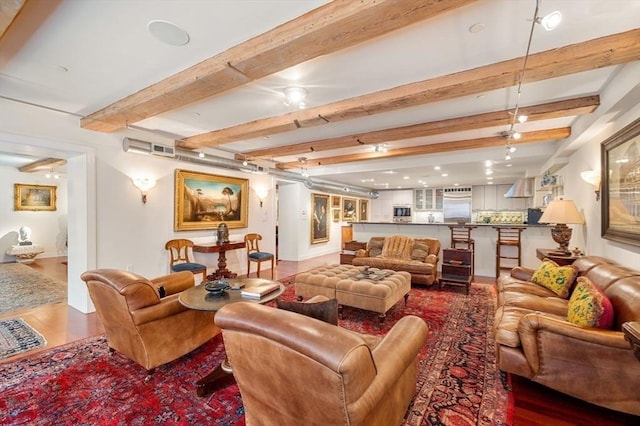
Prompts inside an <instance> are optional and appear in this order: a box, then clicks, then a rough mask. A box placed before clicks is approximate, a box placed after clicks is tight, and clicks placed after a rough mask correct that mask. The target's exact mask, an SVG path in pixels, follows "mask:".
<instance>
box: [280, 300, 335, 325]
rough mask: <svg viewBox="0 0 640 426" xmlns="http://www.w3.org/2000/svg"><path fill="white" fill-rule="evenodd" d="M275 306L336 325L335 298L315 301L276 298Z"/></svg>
mask: <svg viewBox="0 0 640 426" xmlns="http://www.w3.org/2000/svg"><path fill="white" fill-rule="evenodd" d="M276 306H277V307H278V309H284V310H285V311H291V312H295V313H297V314H301V315H305V316H307V317H311V318H315V319H317V320H320V321H324V322H326V323H329V324H333V325H338V301H337V300H336V299H329V300H325V301H323V302H315V303H309V302H292V301H285V300H280V299H276Z"/></svg>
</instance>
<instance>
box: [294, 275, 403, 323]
mask: <svg viewBox="0 0 640 426" xmlns="http://www.w3.org/2000/svg"><path fill="white" fill-rule="evenodd" d="M362 269H363V268H362V267H356V266H352V265H330V266H321V267H319V268H315V269H312V270H310V271H308V272H303V273H301V274H298V275H297V276H296V279H295V289H296V296H298V299H299V300H302V299H303V298H310V297H314V296H317V295H322V296H325V297H328V298H330V299H336V300H337V301H338V304H339V305H340V307H342V306H351V307H354V308H360V309H364V310H367V311H373V312H377V313H379V314H380V319H381V320H383V319H384V317H385V316H386V312H387V311H388V310H389V309H391V307H392V306H393V305H395V304H396V303H398V301H399V300H400V299H402V298H403V297H404V299H405V303H406V301H407V298H408V297H409V291H411V274H409V273H408V272H405V271H392V270H389V269H382V270H381V269H375V268H371V271H372V272H374V274H376V275H377V277H374V278H362ZM380 273H384V274H385V276H383V277H380V278H378V277H379V275H378V274H380Z"/></svg>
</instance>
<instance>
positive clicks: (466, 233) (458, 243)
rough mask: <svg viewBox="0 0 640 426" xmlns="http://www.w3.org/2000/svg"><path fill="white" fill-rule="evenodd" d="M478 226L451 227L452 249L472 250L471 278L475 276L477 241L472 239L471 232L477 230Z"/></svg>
mask: <svg viewBox="0 0 640 426" xmlns="http://www.w3.org/2000/svg"><path fill="white" fill-rule="evenodd" d="M476 228H477V226H470V225H449V229H450V230H451V248H454V249H455V248H463V249H467V250H471V253H472V258H471V276H472V277H473V276H474V275H475V269H476V268H475V265H476V261H475V257H476V250H475V244H476V242H475V240H474V239H473V238H471V231H473V230H474V229H476Z"/></svg>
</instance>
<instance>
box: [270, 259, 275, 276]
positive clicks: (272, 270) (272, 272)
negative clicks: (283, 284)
mask: <svg viewBox="0 0 640 426" xmlns="http://www.w3.org/2000/svg"><path fill="white" fill-rule="evenodd" d="M274 258H275V256H274V257H272V258H271V279H272V280H273V261H274Z"/></svg>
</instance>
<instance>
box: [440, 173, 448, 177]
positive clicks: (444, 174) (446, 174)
mask: <svg viewBox="0 0 640 426" xmlns="http://www.w3.org/2000/svg"><path fill="white" fill-rule="evenodd" d="M441 176H442V177H447V176H449V173H443V174H442V175H441Z"/></svg>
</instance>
